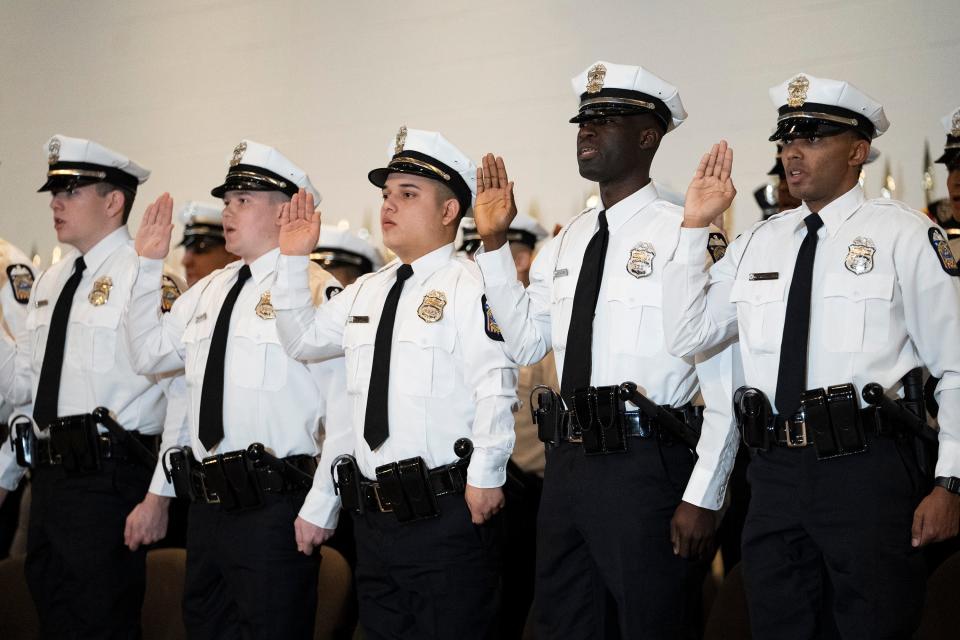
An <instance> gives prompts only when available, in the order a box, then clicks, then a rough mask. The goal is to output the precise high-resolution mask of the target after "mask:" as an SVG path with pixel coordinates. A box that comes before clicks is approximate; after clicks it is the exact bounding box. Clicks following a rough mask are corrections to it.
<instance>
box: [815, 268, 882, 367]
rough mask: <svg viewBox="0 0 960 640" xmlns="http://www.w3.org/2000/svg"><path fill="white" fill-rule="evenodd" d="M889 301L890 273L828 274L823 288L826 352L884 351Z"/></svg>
mask: <svg viewBox="0 0 960 640" xmlns="http://www.w3.org/2000/svg"><path fill="white" fill-rule="evenodd" d="M892 300H893V274H889V273H871V274H866V275H860V276H857V275H853V274H848V273H828V274H827V276H826V278H825V279H824V285H823V323H824V331H823V335H824V343H825V345H826V348H827V351H831V352H845V353H850V352H854V353H856V352H863V351H867V352H869V351H877V350H879V349H882V348H884V347H885V345H886V342H887V338H888V337H889V333H890V307H891V301H892Z"/></svg>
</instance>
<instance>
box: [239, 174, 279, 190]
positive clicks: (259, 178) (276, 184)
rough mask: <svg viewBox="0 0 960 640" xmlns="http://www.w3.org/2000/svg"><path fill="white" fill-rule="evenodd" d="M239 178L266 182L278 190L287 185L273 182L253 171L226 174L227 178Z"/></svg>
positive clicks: (269, 178)
mask: <svg viewBox="0 0 960 640" xmlns="http://www.w3.org/2000/svg"><path fill="white" fill-rule="evenodd" d="M233 177H240V178H250V179H251V180H259V181H261V182H266V183H268V184H272V185H273V186H275V187H277V188H278V189H286V188H287V183H286V182H284V181H283V180H275V179H273V178H271V177H269V176H265V175H263V174H261V173H254V172H253V171H231V172H230V173H228V174H227V178H233Z"/></svg>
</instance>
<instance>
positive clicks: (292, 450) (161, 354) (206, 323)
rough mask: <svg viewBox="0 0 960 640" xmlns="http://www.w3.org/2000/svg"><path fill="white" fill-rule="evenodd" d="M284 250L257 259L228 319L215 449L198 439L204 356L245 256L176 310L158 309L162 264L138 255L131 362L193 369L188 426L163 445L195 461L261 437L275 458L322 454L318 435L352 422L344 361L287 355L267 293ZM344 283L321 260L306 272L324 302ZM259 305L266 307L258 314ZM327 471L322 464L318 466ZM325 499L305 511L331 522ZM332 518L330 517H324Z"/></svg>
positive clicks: (146, 368)
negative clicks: (185, 449)
mask: <svg viewBox="0 0 960 640" xmlns="http://www.w3.org/2000/svg"><path fill="white" fill-rule="evenodd" d="M279 255H280V250H279V249H274V250H272V251H270V252H268V253H266V254H264V255H263V256H261V257H259V258H257V259H256V260H254V261H253V262H252V263H251V264H250V272H251V277H250V279H249V280H248V281H247V282H246V283H245V284H244V287H243V289H241V291H240V295H239V297H238V298H237V302H236V305H235V306H234V308H233V314H232V315H231V316H230V329H229V334H228V335H229V338H228V339H227V350H226V360H225V364H224V386H223V431H224V437H223V440H221V441H220V443H219V444H217V445H216V447H214V449H213V450H212V451H207V449H206V448H205V447H204V446H203V443H201V442H200V428H199V415H200V401H201V396H202V391H203V377H204V372H205V370H206V365H207V355H208V353H209V350H210V341H211V339H212V337H213V329H214V326H215V325H216V323H217V316H218V314H219V312H220V308H221V307H222V306H223V302H224V299H225V298H226V296H227V293H228V292H229V291H230V289H231V288H232V287H233V285H234V283H235V282H236V281H237V274H238V273H239V271H240V267H241V266H243V262H242V261H239V260H238V261H236V262H233V263H231V264H230V265H228V266H227V267H225V268H224V269H220V270H217V271H214V272H213V273H211V274H210V275H208V276H207V277H205V278H203V279H202V280H200V281H199V282H197V283H196V284H194V285H193V286H192V287H191V288H190V289H189V290H187V292H186V293H184V294H183V295H182V296H180V298H179V299H178V300H177V302H176V303H175V304H174V305H173V309H171V310H170V313H167V314H163V315H161V314H159V313H157V293H156V291H157V289H156V284H157V282H159V280H160V274H161V269H162V262H161V261H160V260H149V259H145V258H141V259H140V269H139V275H138V276H137V279H136V283H135V285H134V293H133V298H132V299H131V301H130V310H129V320H128V323H127V326H128V332H129V340H130V343H131V345H132V348H133V356H134V363H135V366H136V367H137V369H138V370H140V371H142V372H151V373H162V372H169V371H176V370H178V369H180V368H183V369H184V370H185V374H186V387H187V388H186V394H187V398H186V409H185V411H186V415H187V419H186V420H185V421H182V423H181V424H182V427H183V429H184V431H185V432H182V433H181V434H180V435H179V436H178V437H177V438H176V439H175V440H173V441H172V442H168V440H170V438H164V445H165V446H167V445H168V444H173V443H178V444H190V446H191V447H193V450H194V454H195V455H196V456H197V458H198V459H199V458H203V457H206V456H208V455H211V454H216V453H224V452H227V451H236V450H238V449H246V448H247V447H249V446H250V445H251V444H253V443H254V442H260V443H262V444H263V445H264V446H265V447H266V448H267V450H268V451H269V452H270V453H272V454H273V455H275V456H277V457H278V458H284V457H287V456H291V455H311V456H315V455H317V453H319V451H320V436H321V434H322V430H323V429H324V428H327V429H329V428H331V423H333V422H337V421H340V422H342V421H344V420H345V419H346V417H345V412H344V410H343V407H345V404H346V403H345V399H344V392H343V387H344V375H343V361H342V360H331V361H329V362H323V363H310V364H304V363H301V362H298V361H296V360H294V359H292V358H290V357H289V356H287V354H286V353H284V351H283V348H282V347H281V345H280V340H279V338H278V335H277V322H276V320H275V319H274V318H271V317H262V316H269V315H271V313H272V308H270V309H269V311H268V307H269V306H270V304H271V303H270V301H269V296H270V293H271V290H272V289H273V288H274V280H275V278H276V275H277V272H276V267H277V259H278V257H279ZM330 286H339V285H338V283H337V282H336V280H334V279H333V277H332V276H331V275H330V274H329V273H327V272H326V271H324V270H323V269H321V268H320V267H319V266H316V265H314V268H311V271H310V275H309V288H308V289H307V292H308V295H309V296H311V300H314V299H316V300H318V301H319V300H321V299H325V291H326V289H327V287H330ZM258 307H259V308H260V311H261V313H260V314H258V313H257V309H258ZM318 473H320V474H321V475H324V474H325V472H324V471H323V470H320V471H318ZM324 511H325V508H324V505H320V504H317V503H316V501H310V500H309V499H308V501H307V502H305V503H304V505H303V508H302V509H301V511H300V515H301V516H303V517H304V518H306V519H308V520H310V521H311V522H315V523H317V524H320V525H323V526H327V527H332V526H335V524H336V513H334V514H324V516H323V517H321V516H320V515H319V514H321V513H322V512H324ZM327 517H332V518H333V519H332V520H328V519H324V518H327Z"/></svg>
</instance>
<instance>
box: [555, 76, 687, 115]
mask: <svg viewBox="0 0 960 640" xmlns="http://www.w3.org/2000/svg"><path fill="white" fill-rule="evenodd" d="M571 83H572V84H573V90H574V92H575V93H576V94H577V95H578V96H580V111H579V113H577V115H575V116H574V117H572V118H570V122H584V121H585V120H591V119H594V118H603V117H606V116H614V115H630V114H635V113H652V114H653V115H655V116H656V117H657V118H658V119H659V120H660V121H661V122H662V123H663V125H664V126H665V127H666V130H667V131H672V130H673V129H676V128H677V127H679V126H680V124H681V123H682V122H683V121H684V120H686V119H687V112H686V111H685V110H684V108H683V102H682V101H681V100H680V92H679V91H678V90H677V88H676V87H675V86H673V85H672V84H670V83H669V82H667V81H666V80H664V79H663V78H660V77H659V76H657V75H655V74H653V73H651V72H650V71H647V70H646V69H644V68H643V67H637V66H633V65H625V64H614V63H612V62H604V61H600V62H596V63H594V64H593V65H591V66H590V67H589V68H588V69H586V70H585V71H584V72H583V73H581V74H580V75H578V76H577V77H576V78H573V79H572V80H571Z"/></svg>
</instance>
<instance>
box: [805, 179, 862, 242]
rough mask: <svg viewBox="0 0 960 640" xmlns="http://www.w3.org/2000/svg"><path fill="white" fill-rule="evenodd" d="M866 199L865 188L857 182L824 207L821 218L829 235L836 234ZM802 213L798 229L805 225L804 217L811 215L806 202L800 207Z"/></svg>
mask: <svg viewBox="0 0 960 640" xmlns="http://www.w3.org/2000/svg"><path fill="white" fill-rule="evenodd" d="M864 200H865V198H864V196H863V189H862V188H861V187H860V185H859V184H856V185H854V187H853V188H852V189H850V191H847V192H846V193H845V194H843V195H842V196H840V197H839V198H837V199H836V200H834V201H833V202H831V203H830V204H828V205H827V206H825V207H824V208H823V209H820V211H819V213H820V219H821V220H823V226H824V228H825V229H826V231H827V235H828V236H832V235H834V234H836V233H837V232H838V231H839V230H840V227H841V226H843V223H844V222H846V221H847V219H848V218H849V217H850V216H852V215H853V214H854V213H855V212H856V211H857V209H859V208H860V205H862V204H863V202H864ZM800 214H801V215H800V217H799V219H798V221H797V224H798V226H797V228H798V229H799V228H800V227H803V226H804V222H803V219H804V218H806V217H807V216H808V215H810V208H809V207H807V203H806V202H804V203H803V205H802V206H801V207H800Z"/></svg>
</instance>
